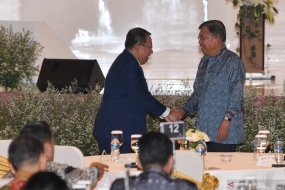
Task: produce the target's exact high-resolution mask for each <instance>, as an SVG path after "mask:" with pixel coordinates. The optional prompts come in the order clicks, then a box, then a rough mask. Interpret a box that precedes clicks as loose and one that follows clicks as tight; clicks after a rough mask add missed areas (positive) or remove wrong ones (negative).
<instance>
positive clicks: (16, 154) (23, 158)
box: [8, 135, 46, 175]
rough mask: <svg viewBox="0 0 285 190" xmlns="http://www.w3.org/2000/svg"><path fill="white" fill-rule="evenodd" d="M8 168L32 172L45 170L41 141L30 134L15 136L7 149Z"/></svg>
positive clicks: (16, 171)
mask: <svg viewBox="0 0 285 190" xmlns="http://www.w3.org/2000/svg"><path fill="white" fill-rule="evenodd" d="M8 155H9V161H10V170H11V172H12V173H13V174H14V175H16V174H17V173H18V172H25V173H28V174H34V173H36V172H38V171H45V170H46V157H45V154H44V148H43V145H42V143H41V142H40V141H39V140H38V139H37V138H35V137H33V136H31V135H20V136H18V137H17V138H15V139H14V140H13V141H12V142H11V144H10V146H9V150H8Z"/></svg>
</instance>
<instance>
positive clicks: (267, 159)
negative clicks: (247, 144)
mask: <svg viewBox="0 0 285 190" xmlns="http://www.w3.org/2000/svg"><path fill="white" fill-rule="evenodd" d="M275 163H276V161H275V158H274V156H273V155H263V156H259V157H258V160H257V163H256V165H257V166H272V164H275Z"/></svg>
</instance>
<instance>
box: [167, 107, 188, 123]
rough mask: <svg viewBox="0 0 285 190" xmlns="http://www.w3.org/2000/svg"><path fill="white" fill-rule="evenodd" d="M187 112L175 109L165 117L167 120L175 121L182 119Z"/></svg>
mask: <svg viewBox="0 0 285 190" xmlns="http://www.w3.org/2000/svg"><path fill="white" fill-rule="evenodd" d="M184 116H185V113H184V111H183V110H179V109H175V110H171V111H170V113H169V115H168V116H167V117H165V118H164V119H165V121H167V122H173V121H180V120H182V118H184Z"/></svg>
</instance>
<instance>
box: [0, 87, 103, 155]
mask: <svg viewBox="0 0 285 190" xmlns="http://www.w3.org/2000/svg"><path fill="white" fill-rule="evenodd" d="M100 102H101V96H100V95H98V93H97V92H95V91H92V92H90V93H88V94H87V95H83V94H79V95H74V94H73V88H72V87H70V88H67V89H64V90H62V91H57V90H56V89H54V88H53V87H52V86H49V87H48V89H47V91H46V92H45V93H40V92H39V91H38V90H37V89H35V88H22V89H21V90H20V91H19V93H15V94H13V97H11V98H10V99H9V100H8V101H7V102H5V103H4V102H3V100H2V102H1V104H0V137H1V138H2V139H10V138H14V137H16V136H17V134H18V133H19V131H20V129H21V128H22V126H24V125H25V124H26V123H28V122H32V121H38V120H45V121H47V122H48V123H49V124H50V126H51V129H52V132H53V134H54V139H55V144H58V145H71V146H76V147H78V148H79V149H81V151H82V152H83V154H84V155H94V154H96V153H98V145H97V143H96V142H95V140H94V138H93V136H92V134H93V123H94V118H95V116H96V113H97V111H98V108H99V106H100Z"/></svg>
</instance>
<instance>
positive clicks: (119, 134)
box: [111, 130, 123, 147]
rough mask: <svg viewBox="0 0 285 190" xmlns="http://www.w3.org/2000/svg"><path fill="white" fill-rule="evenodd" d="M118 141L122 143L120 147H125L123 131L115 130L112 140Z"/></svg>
mask: <svg viewBox="0 0 285 190" xmlns="http://www.w3.org/2000/svg"><path fill="white" fill-rule="evenodd" d="M114 138H115V139H118V141H119V142H120V147H121V146H122V145H123V131H120V130H115V131H112V132H111V140H112V139H114Z"/></svg>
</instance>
